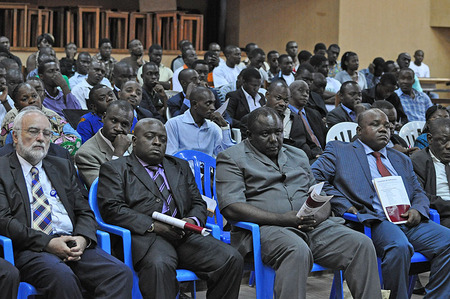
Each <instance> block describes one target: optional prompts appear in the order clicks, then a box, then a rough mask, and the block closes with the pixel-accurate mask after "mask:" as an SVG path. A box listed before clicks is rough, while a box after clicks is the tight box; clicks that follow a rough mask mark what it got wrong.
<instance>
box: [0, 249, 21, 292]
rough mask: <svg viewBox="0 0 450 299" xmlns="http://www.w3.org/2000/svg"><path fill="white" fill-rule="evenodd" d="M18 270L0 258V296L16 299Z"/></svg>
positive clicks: (18, 279) (18, 278)
mask: <svg viewBox="0 0 450 299" xmlns="http://www.w3.org/2000/svg"><path fill="white" fill-rule="evenodd" d="M19 283H20V275H19V270H17V268H16V267H14V266H13V265H11V264H10V263H9V262H7V261H5V260H4V259H2V258H0V292H1V295H0V297H2V298H6V299H16V298H17V290H18V289H19Z"/></svg>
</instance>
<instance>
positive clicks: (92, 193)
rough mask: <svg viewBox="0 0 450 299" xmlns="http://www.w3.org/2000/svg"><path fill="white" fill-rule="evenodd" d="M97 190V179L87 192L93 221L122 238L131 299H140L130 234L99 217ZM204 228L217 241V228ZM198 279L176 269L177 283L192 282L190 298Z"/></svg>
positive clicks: (185, 271)
mask: <svg viewBox="0 0 450 299" xmlns="http://www.w3.org/2000/svg"><path fill="white" fill-rule="evenodd" d="M97 188H98V178H96V179H95V181H94V182H93V183H92V185H91V188H90V190H89V205H90V206H91V209H92V211H94V214H95V219H96V220H97V223H98V225H99V227H100V229H102V230H104V231H106V232H108V233H110V234H114V235H117V236H120V237H121V238H122V246H123V258H124V260H123V262H124V264H125V265H127V266H128V267H129V268H130V269H131V271H132V272H133V293H132V297H133V299H140V298H142V294H141V291H140V290H139V278H138V276H137V274H136V272H135V271H134V267H133V259H132V255H131V232H130V231H129V230H128V229H125V228H122V227H120V226H116V225H111V224H107V223H105V222H104V221H103V218H102V216H101V215H100V211H99V209H98V204H97ZM206 227H208V228H209V229H211V230H212V233H211V235H212V236H213V237H214V238H216V239H219V236H220V230H219V227H218V226H216V225H210V224H206ZM198 279H199V278H198V277H197V275H195V274H194V272H192V271H189V270H185V269H177V280H178V281H179V282H186V281H192V282H193V288H192V292H191V295H192V298H196V294H195V281H196V280H198Z"/></svg>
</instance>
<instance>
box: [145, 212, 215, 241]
mask: <svg viewBox="0 0 450 299" xmlns="http://www.w3.org/2000/svg"><path fill="white" fill-rule="evenodd" d="M152 218H153V219H154V220H158V221H161V222H164V223H167V224H170V225H173V226H175V227H178V228H181V229H185V230H188V231H191V232H194V233H196V234H201V235H202V236H207V235H209V234H210V232H211V230H210V229H207V228H204V227H201V226H198V225H195V224H191V223H189V222H186V221H184V220H181V219H177V218H174V217H170V216H168V215H166V214H162V213H159V212H153V214H152Z"/></svg>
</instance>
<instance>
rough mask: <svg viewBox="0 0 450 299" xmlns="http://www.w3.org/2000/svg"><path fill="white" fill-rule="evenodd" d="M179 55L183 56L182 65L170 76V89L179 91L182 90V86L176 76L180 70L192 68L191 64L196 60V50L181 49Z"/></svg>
mask: <svg viewBox="0 0 450 299" xmlns="http://www.w3.org/2000/svg"><path fill="white" fill-rule="evenodd" d="M181 57H182V58H183V61H184V65H183V66H181V67H179V68H178V69H176V70H175V72H174V73H173V78H172V90H174V91H179V92H181V91H183V87H182V86H181V84H180V80H179V78H178V77H179V75H180V72H181V71H182V70H184V69H188V68H189V69H192V64H193V63H194V61H196V60H197V52H195V49H194V48H187V49H185V50H184V49H183V51H182V53H181Z"/></svg>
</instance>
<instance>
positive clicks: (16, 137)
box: [12, 131, 19, 144]
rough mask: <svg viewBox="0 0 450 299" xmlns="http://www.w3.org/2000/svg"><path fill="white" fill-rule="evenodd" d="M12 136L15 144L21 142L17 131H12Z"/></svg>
mask: <svg viewBox="0 0 450 299" xmlns="http://www.w3.org/2000/svg"><path fill="white" fill-rule="evenodd" d="M12 137H13V141H14V144H17V142H19V135H17V132H16V131H12Z"/></svg>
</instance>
